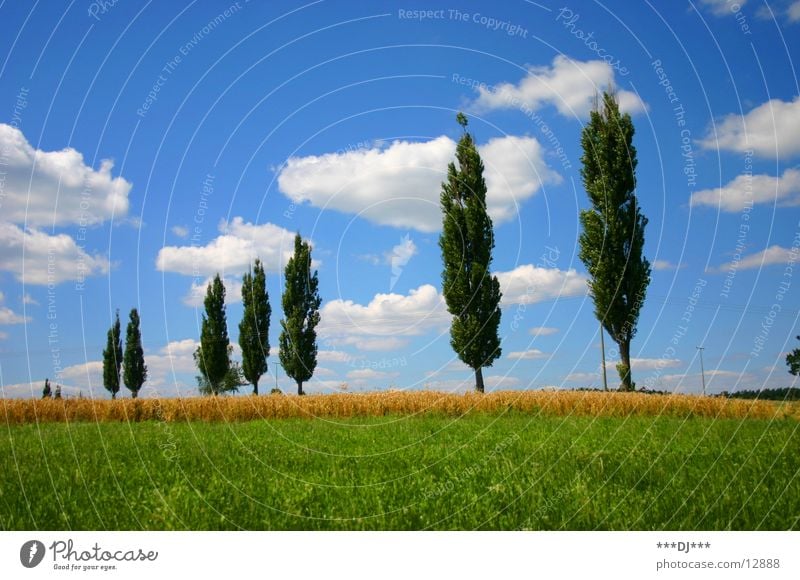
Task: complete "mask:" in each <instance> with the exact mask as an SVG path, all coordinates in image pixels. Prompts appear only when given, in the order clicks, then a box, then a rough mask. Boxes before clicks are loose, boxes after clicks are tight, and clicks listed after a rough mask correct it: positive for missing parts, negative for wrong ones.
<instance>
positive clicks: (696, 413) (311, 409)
mask: <svg viewBox="0 0 800 580" xmlns="http://www.w3.org/2000/svg"><path fill="white" fill-rule="evenodd" d="M1 406H2V410H3V415H4V418H5V421H6V422H7V423H8V424H21V423H35V422H72V421H91V422H95V421H122V422H139V421H170V422H175V421H251V420H257V419H282V418H314V417H374V416H382V415H414V414H441V415H448V416H461V415H466V414H470V413H487V412H488V413H499V412H504V411H514V412H521V413H527V414H531V415H538V414H542V415H548V416H554V415H555V416H569V415H575V416H597V417H626V416H659V415H665V416H670V417H709V418H756V419H789V418H790V419H795V420H800V405H798V404H782V403H775V402H770V401H753V400H742V399H724V398H714V397H700V396H692V395H677V394H676V395H648V394H643V393H619V392H609V393H602V392H587V391H502V392H495V393H489V394H484V395H481V394H477V393H466V394H452V393H442V392H434V391H414V392H402V391H390V392H379V393H365V394H330V395H307V396H305V397H294V396H280V395H277V396H276V395H268V396H261V397H252V396H251V397H246V396H245V397H191V398H172V399H117V400H114V401H112V400H95V399H62V400H52V399H46V400H31V399H25V400H17V399H14V400H12V399H3V400H2V405H1Z"/></svg>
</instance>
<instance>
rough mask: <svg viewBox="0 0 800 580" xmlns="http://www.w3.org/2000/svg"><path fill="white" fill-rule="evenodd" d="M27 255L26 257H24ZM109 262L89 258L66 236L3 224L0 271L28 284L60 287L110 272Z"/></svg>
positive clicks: (0, 228) (0, 237)
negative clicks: (62, 283)
mask: <svg viewBox="0 0 800 580" xmlns="http://www.w3.org/2000/svg"><path fill="white" fill-rule="evenodd" d="M23 252H24V254H23ZM108 269H109V263H108V260H107V259H106V258H105V257H103V256H100V255H90V254H88V253H87V252H86V251H85V250H84V249H83V248H82V247H80V246H78V244H76V243H75V240H74V239H72V238H71V237H70V236H68V235H66V234H57V235H49V234H47V233H45V232H42V231H40V230H37V229H34V228H28V229H26V230H23V229H22V228H20V227H18V226H16V225H14V224H10V223H2V222H0V270H3V271H6V272H11V273H12V274H14V277H15V278H16V279H17V280H19V281H20V282H23V283H25V284H37V285H45V284H50V283H52V284H60V283H61V282H64V281H66V280H79V279H82V278H84V277H86V276H94V275H98V274H105V273H107V272H108Z"/></svg>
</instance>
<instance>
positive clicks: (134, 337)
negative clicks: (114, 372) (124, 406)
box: [122, 308, 147, 399]
mask: <svg viewBox="0 0 800 580" xmlns="http://www.w3.org/2000/svg"><path fill="white" fill-rule="evenodd" d="M129 319H130V320H129V321H128V327H127V329H126V330H125V355H124V363H125V364H124V366H123V369H122V378H123V380H124V381H125V386H126V387H128V390H130V392H131V398H133V399H135V398H136V397H137V396H139V390H140V389H141V388H142V385H143V384H144V382H145V381H146V380H147V365H146V364H145V363H144V349H143V348H142V333H141V331H140V330H139V311H138V310H136V309H135V308H133V309H131V313H130V315H129Z"/></svg>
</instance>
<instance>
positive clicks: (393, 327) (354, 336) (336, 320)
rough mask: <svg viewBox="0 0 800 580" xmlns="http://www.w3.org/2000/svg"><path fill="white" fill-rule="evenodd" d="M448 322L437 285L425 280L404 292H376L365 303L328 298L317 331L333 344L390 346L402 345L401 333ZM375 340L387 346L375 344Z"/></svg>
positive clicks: (421, 331)
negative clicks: (426, 282)
mask: <svg viewBox="0 0 800 580" xmlns="http://www.w3.org/2000/svg"><path fill="white" fill-rule="evenodd" d="M449 322H450V315H449V314H448V313H447V309H446V306H445V303H444V299H443V298H442V296H441V295H440V294H439V292H438V290H436V288H434V287H433V286H431V285H430V284H425V285H422V286H420V287H419V288H416V289H413V290H411V291H409V293H408V294H406V295H403V294H377V295H375V297H374V298H373V299H372V300H371V301H370V302H369V304H366V305H364V304H357V303H355V302H353V301H352V300H343V299H337V300H333V301H330V302H328V303H326V304H325V305H324V306H323V307H322V309H321V311H320V324H319V327H318V332H319V335H320V336H322V337H326V339H327V342H329V343H333V344H335V343H337V342H339V343H341V344H355V345H356V346H360V347H361V348H364V347H365V346H372V347H373V348H371V349H370V350H391V349H393V348H397V347H399V346H404V344H403V342H398V341H403V339H402V338H400V337H408V336H417V335H420V334H424V333H425V332H427V331H429V330H431V329H433V328H444V327H446V326H447V324H449ZM371 342H372V345H370V343H371ZM359 343H361V344H359ZM376 344H377V345H378V346H385V347H386V348H375V345H376Z"/></svg>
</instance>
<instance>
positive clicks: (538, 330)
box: [528, 326, 558, 336]
mask: <svg viewBox="0 0 800 580" xmlns="http://www.w3.org/2000/svg"><path fill="white" fill-rule="evenodd" d="M528 332H530V333H531V335H533V336H550V335H551V334H555V333H557V332H558V329H557V328H553V327H552V326H534V327H533V328H531V329H530V330H529V331H528Z"/></svg>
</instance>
